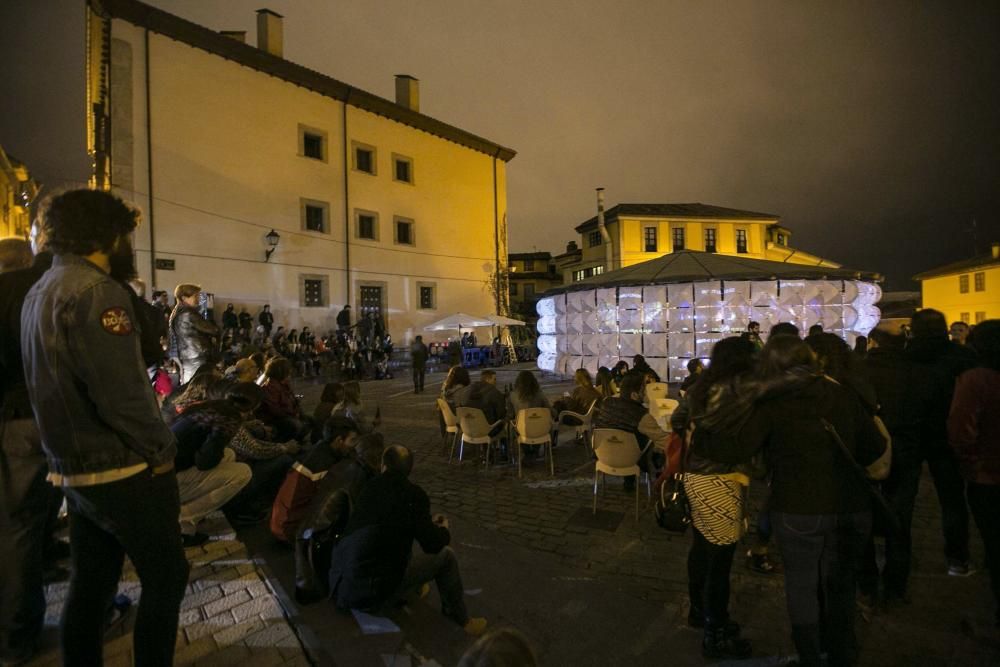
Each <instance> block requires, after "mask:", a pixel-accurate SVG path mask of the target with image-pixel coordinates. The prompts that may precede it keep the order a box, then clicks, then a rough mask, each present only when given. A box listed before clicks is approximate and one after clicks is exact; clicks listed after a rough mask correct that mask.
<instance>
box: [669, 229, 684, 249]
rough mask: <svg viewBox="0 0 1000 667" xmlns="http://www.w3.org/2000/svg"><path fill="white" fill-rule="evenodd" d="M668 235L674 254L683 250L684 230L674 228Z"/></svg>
mask: <svg viewBox="0 0 1000 667" xmlns="http://www.w3.org/2000/svg"><path fill="white" fill-rule="evenodd" d="M670 235H671V240H672V241H673V244H674V252H677V251H678V250H684V228H683V227H674V228H673V229H671V230H670Z"/></svg>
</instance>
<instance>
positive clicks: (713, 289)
mask: <svg viewBox="0 0 1000 667" xmlns="http://www.w3.org/2000/svg"><path fill="white" fill-rule="evenodd" d="M720 303H722V285H721V283H719V281H717V280H713V281H712V282H706V283H695V284H694V305H695V306H712V307H715V306H718V305H719V304H720Z"/></svg>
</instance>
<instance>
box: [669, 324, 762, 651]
mask: <svg viewBox="0 0 1000 667" xmlns="http://www.w3.org/2000/svg"><path fill="white" fill-rule="evenodd" d="M755 353H756V348H755V346H754V344H753V342H752V341H750V340H749V339H747V338H740V337H731V338H725V339H723V340H721V341H719V342H718V343H716V344H715V347H714V348H713V349H712V362H711V365H710V366H709V368H708V370H707V371H705V372H704V374H703V375H702V377H701V379H700V380H699V381H698V382H697V383H695V384H694V386H693V387H692V389H691V391H690V393H689V395H688V411H689V414H690V424H689V426H688V427H687V429H686V430H688V431H690V432H691V440H690V442H691V444H690V452H689V454H688V458H687V462H686V464H685V466H684V467H685V468H686V473H685V476H684V487H685V489H686V490H687V495H688V499H689V501H690V503H691V524H692V537H693V540H692V542H691V550H690V551H689V552H688V561H687V567H688V592H689V594H690V597H691V608H690V612H689V613H688V624H689V625H691V626H693V627H704V629H705V630H704V637H703V639H702V655H704V656H705V657H706V658H709V659H713V660H717V659H727V658H735V659H741V658H748V657H750V653H751V644H750V642H749V641H748V640H746V639H743V638H742V637H740V626H739V625H738V624H737V623H735V622H733V621H732V620H731V619H730V618H729V577H730V572H731V571H732V566H733V555H734V554H735V553H736V545H737V543H738V542H739V540H740V538H741V537H742V536H743V533H744V532H745V526H746V514H747V503H746V496H747V489H748V487H749V485H750V470H749V466H747V465H740V464H736V465H734V464H726V463H718V462H716V461H714V460H712V459H711V458H710V456H708V455H707V454H706V453H707V452H708V451H711V449H712V448H713V444H714V443H715V442H717V441H723V440H729V441H730V442H735V441H736V435H737V431H738V430H739V426H740V425H741V419H742V418H743V417H744V416H745V415H746V414H747V406H748V405H749V404H750V403H751V402H752V390H751V388H750V384H751V380H750V375H751V371H752V370H753V366H754V355H755Z"/></svg>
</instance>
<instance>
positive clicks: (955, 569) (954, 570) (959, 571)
mask: <svg viewBox="0 0 1000 667" xmlns="http://www.w3.org/2000/svg"><path fill="white" fill-rule="evenodd" d="M975 573H976V570H975V569H974V568H973V567H972V565H971V564H970V563H969V561H964V562H963V561H960V560H950V559H949V561H948V576H949V577H968V576H971V575H973V574H975Z"/></svg>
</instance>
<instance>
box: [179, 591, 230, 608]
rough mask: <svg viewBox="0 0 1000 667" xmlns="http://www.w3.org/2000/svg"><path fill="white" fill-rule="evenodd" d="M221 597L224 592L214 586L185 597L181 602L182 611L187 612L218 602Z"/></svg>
mask: <svg viewBox="0 0 1000 667" xmlns="http://www.w3.org/2000/svg"><path fill="white" fill-rule="evenodd" d="M221 597H222V590H221V589H220V588H219V587H218V586H213V587H212V588H207V589H205V590H202V591H196V592H193V593H188V594H187V595H185V596H184V600H183V601H182V602H181V609H182V610H186V609H191V608H193V607H202V606H204V605H206V604H208V603H210V602H212V601H214V600H218V599H219V598H221Z"/></svg>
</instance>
